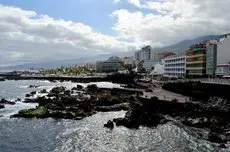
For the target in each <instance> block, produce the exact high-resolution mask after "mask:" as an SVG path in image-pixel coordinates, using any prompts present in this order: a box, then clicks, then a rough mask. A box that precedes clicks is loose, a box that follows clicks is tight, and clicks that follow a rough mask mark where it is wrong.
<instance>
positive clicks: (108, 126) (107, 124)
mask: <svg viewBox="0 0 230 152" xmlns="http://www.w3.org/2000/svg"><path fill="white" fill-rule="evenodd" d="M104 127H106V128H110V129H113V128H114V124H113V122H112V121H111V120H109V121H108V122H107V123H106V124H104Z"/></svg>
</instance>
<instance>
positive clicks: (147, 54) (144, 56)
mask: <svg viewBox="0 0 230 152" xmlns="http://www.w3.org/2000/svg"><path fill="white" fill-rule="evenodd" d="M150 59H151V46H149V45H148V46H146V47H143V48H142V49H141V50H140V51H137V52H135V60H137V61H143V60H150Z"/></svg>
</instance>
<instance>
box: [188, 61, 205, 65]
mask: <svg viewBox="0 0 230 152" xmlns="http://www.w3.org/2000/svg"><path fill="white" fill-rule="evenodd" d="M203 63H205V61H204V60H202V61H190V62H187V63H186V64H187V65H191V64H203Z"/></svg>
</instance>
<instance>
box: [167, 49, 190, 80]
mask: <svg viewBox="0 0 230 152" xmlns="http://www.w3.org/2000/svg"><path fill="white" fill-rule="evenodd" d="M164 64H165V65H164V77H185V76H186V57H185V55H184V53H182V54H178V55H174V56H170V57H167V58H165V59H164Z"/></svg>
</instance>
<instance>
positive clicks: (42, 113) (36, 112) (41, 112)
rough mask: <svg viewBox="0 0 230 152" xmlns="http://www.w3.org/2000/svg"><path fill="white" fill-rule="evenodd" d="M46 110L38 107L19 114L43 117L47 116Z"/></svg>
mask: <svg viewBox="0 0 230 152" xmlns="http://www.w3.org/2000/svg"><path fill="white" fill-rule="evenodd" d="M48 113H49V112H48V110H47V109H46V108H45V107H42V106H39V107H36V108H35V109H26V110H21V111H19V114H23V115H25V116H26V115H27V116H30V117H44V116H46V115H47V114H48Z"/></svg>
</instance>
